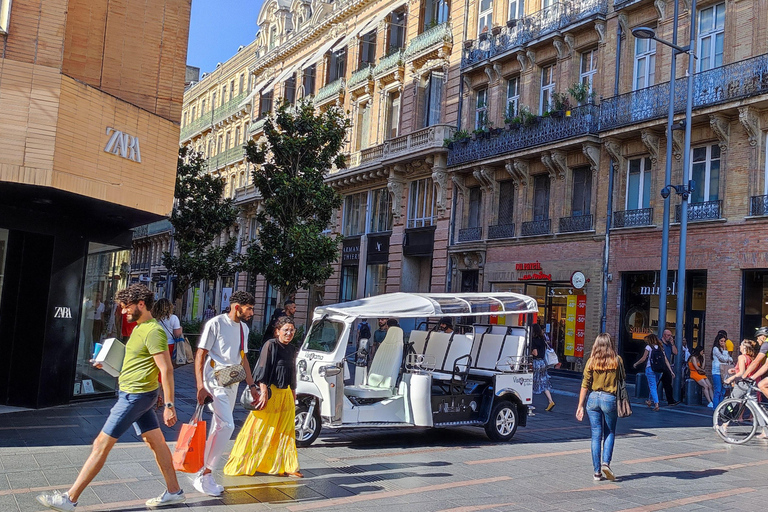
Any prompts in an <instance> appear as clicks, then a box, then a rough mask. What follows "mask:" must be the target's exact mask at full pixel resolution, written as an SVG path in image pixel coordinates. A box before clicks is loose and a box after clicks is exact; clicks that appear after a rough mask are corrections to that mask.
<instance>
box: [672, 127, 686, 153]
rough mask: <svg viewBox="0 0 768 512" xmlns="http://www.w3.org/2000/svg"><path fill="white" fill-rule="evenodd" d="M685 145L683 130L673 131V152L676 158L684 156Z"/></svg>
mask: <svg viewBox="0 0 768 512" xmlns="http://www.w3.org/2000/svg"><path fill="white" fill-rule="evenodd" d="M684 145H685V134H684V133H683V132H682V131H681V130H673V131H672V153H673V154H674V155H675V159H676V160H680V159H681V158H682V157H683V146H684Z"/></svg>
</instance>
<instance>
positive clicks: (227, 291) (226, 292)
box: [221, 288, 232, 311]
mask: <svg viewBox="0 0 768 512" xmlns="http://www.w3.org/2000/svg"><path fill="white" fill-rule="evenodd" d="M231 296H232V288H222V289H221V310H222V311H224V310H225V309H227V308H228V307H229V298H230V297H231Z"/></svg>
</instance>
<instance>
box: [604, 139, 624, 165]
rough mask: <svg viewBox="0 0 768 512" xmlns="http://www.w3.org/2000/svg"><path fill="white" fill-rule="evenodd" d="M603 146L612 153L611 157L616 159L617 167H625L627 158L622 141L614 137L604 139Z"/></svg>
mask: <svg viewBox="0 0 768 512" xmlns="http://www.w3.org/2000/svg"><path fill="white" fill-rule="evenodd" d="M603 146H604V147H605V150H606V151H607V152H608V154H609V155H611V158H613V159H614V161H615V162H616V164H617V167H618V168H619V169H625V168H626V165H625V160H624V156H623V155H622V154H621V153H622V148H621V143H619V142H618V141H616V140H613V139H607V140H604V141H603Z"/></svg>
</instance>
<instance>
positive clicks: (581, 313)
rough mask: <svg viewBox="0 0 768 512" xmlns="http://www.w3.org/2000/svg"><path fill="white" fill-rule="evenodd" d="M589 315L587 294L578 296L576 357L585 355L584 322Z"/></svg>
mask: <svg viewBox="0 0 768 512" xmlns="http://www.w3.org/2000/svg"><path fill="white" fill-rule="evenodd" d="M586 317H587V296H586V295H577V296H576V350H575V354H574V355H575V356H576V357H584V324H585V322H586Z"/></svg>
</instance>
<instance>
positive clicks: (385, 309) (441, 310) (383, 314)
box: [315, 292, 539, 318]
mask: <svg viewBox="0 0 768 512" xmlns="http://www.w3.org/2000/svg"><path fill="white" fill-rule="evenodd" d="M538 311H539V305H538V303H537V302H536V299H533V298H531V297H528V296H527V295H521V294H519V293H510V292H499V293H493V292H489V293H406V292H397V293H385V294H383V295H375V296H373V297H366V298H364V299H357V300H352V301H349V302H341V303H339V304H331V305H328V306H320V307H318V308H316V309H315V318H319V317H322V316H323V315H326V314H334V315H343V316H347V317H353V318H390V317H394V318H423V317H438V316H468V315H473V316H491V315H508V314H521V313H538Z"/></svg>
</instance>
